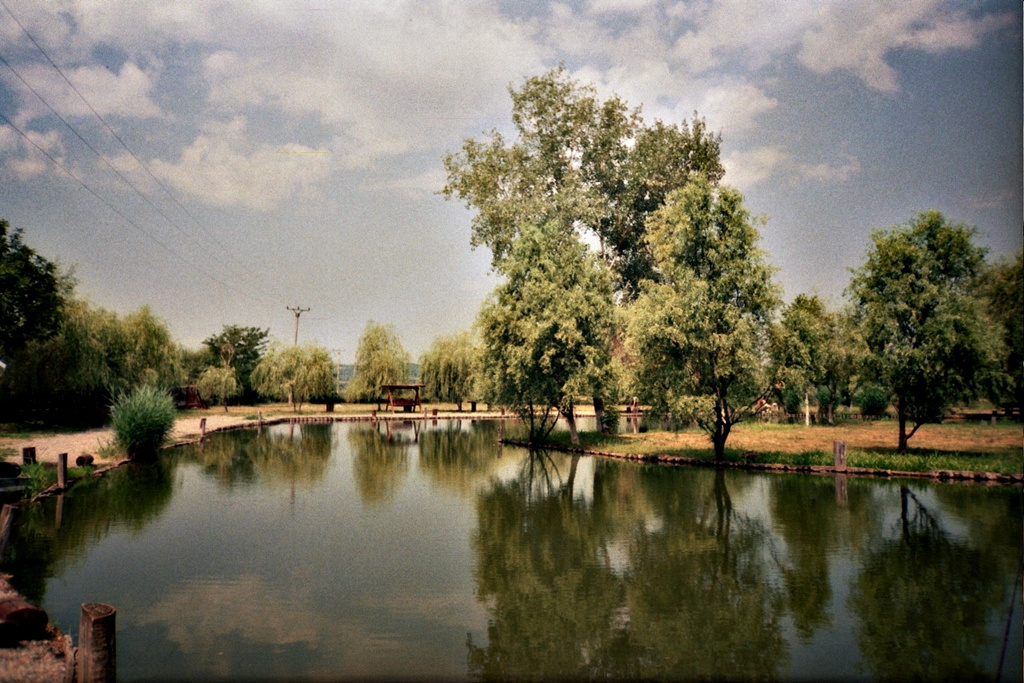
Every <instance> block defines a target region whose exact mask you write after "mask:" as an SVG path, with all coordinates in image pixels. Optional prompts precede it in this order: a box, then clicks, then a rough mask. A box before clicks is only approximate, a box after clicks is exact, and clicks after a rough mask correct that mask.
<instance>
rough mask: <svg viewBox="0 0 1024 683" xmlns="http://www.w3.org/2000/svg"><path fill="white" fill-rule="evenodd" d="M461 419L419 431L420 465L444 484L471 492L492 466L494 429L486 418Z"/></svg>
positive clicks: (495, 438) (430, 475) (429, 474)
mask: <svg viewBox="0 0 1024 683" xmlns="http://www.w3.org/2000/svg"><path fill="white" fill-rule="evenodd" d="M459 422H461V421H456V422H452V423H449V424H446V425H443V427H442V428H440V429H430V430H427V431H424V432H422V433H421V434H420V457H419V467H420V469H421V470H422V471H423V472H424V473H426V474H427V476H429V477H430V479H431V480H432V481H434V482H436V483H437V484H439V485H440V486H442V487H443V488H446V489H450V490H454V491H458V492H459V493H464V494H465V493H471V492H473V491H475V490H476V487H477V486H478V485H479V484H480V482H481V481H483V480H484V479H485V478H486V477H487V476H488V475H489V474H490V473H491V472H492V471H493V470H494V464H495V461H496V457H497V452H498V448H497V439H498V437H497V433H496V430H495V429H494V425H493V424H491V423H488V422H472V423H470V431H464V430H463V429H462V428H461V424H459Z"/></svg>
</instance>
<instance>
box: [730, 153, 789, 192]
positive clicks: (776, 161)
mask: <svg viewBox="0 0 1024 683" xmlns="http://www.w3.org/2000/svg"><path fill="white" fill-rule="evenodd" d="M789 159H790V155H789V153H788V152H786V151H785V150H784V149H783V148H782V147H781V146H779V145H768V146H765V147H758V148H757V149H752V150H748V151H743V152H733V153H731V154H729V155H728V156H726V157H725V158H724V159H722V165H723V166H725V178H724V181H723V182H725V183H726V184H728V185H732V186H733V187H735V188H738V189H740V190H747V189H749V188H750V187H753V186H754V185H757V184H759V183H762V182H764V181H765V180H767V179H768V178H769V177H771V176H772V175H774V174H775V173H776V172H778V171H779V170H780V169H781V168H783V167H784V166H785V164H786V163H787V162H788V161H789Z"/></svg>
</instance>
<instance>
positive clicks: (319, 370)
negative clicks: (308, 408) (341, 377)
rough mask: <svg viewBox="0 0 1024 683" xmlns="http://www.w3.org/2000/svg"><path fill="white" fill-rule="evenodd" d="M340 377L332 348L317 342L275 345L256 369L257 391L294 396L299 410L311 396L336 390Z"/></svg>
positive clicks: (265, 393)
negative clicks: (335, 386) (298, 344)
mask: <svg viewBox="0 0 1024 683" xmlns="http://www.w3.org/2000/svg"><path fill="white" fill-rule="evenodd" d="M336 380H337V373H336V370H335V366H334V361H333V360H331V354H330V352H329V351H328V350H327V349H325V348H323V347H321V346H316V345H313V344H303V345H301V346H287V347H280V346H279V347H275V348H271V349H270V351H268V352H267V353H266V355H264V356H263V360H261V361H260V362H259V364H258V365H257V366H256V368H255V369H254V370H253V371H252V383H253V387H254V388H255V389H256V391H258V392H260V393H261V394H264V395H266V396H272V397H274V398H277V399H279V400H282V401H284V400H288V399H291V400H292V402H293V408H294V410H295V411H296V412H297V411H299V410H300V409H301V408H302V404H303V403H304V402H305V401H307V400H308V399H309V398H311V397H313V396H324V395H326V394H330V393H331V392H333V391H334V385H335V381H336Z"/></svg>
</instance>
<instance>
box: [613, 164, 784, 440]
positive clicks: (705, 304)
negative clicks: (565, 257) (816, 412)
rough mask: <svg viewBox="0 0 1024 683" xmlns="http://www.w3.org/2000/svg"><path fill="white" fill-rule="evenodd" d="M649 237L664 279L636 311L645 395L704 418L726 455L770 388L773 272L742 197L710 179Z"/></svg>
mask: <svg viewBox="0 0 1024 683" xmlns="http://www.w3.org/2000/svg"><path fill="white" fill-rule="evenodd" d="M648 240H649V241H650V244H651V247H652V251H653V253H654V257H655V260H656V262H657V264H658V269H659V274H660V275H661V279H662V282H660V283H652V282H649V283H648V284H647V285H646V287H645V289H644V291H643V293H642V294H641V296H640V297H639V298H638V299H637V301H636V304H635V305H634V306H633V310H632V312H631V316H630V321H629V346H630V348H631V352H632V355H633V357H634V358H635V359H636V360H635V368H634V372H635V375H634V385H635V390H636V393H637V395H638V396H640V397H641V400H642V401H644V402H647V403H650V404H651V405H653V406H654V407H655V409H656V410H657V411H669V412H671V413H673V415H674V416H675V417H682V418H684V419H694V420H696V421H697V423H698V424H699V425H700V426H701V428H702V429H704V430H705V431H706V432H708V434H709V436H710V437H711V440H712V443H713V445H714V447H715V452H716V454H717V455H718V457H723V456H724V448H725V441H726V439H727V438H728V436H729V431H730V429H731V428H732V425H734V424H735V423H737V422H739V421H740V420H742V419H744V418H746V417H749V416H750V415H751V411H752V407H753V404H754V402H755V401H756V400H757V399H758V398H759V397H762V396H764V395H766V393H767V391H768V389H769V388H770V386H771V382H770V380H769V377H768V376H767V373H766V368H765V363H764V358H765V354H766V350H767V339H768V328H769V325H770V321H771V316H772V313H773V311H774V310H775V309H776V307H777V306H778V304H779V295H778V288H777V286H776V285H775V284H773V283H772V269H771V267H769V266H768V265H767V263H766V261H765V255H764V253H763V252H762V251H761V250H760V249H759V248H758V246H757V241H758V233H757V230H756V228H755V227H754V226H753V224H752V222H751V219H750V216H749V214H748V213H747V210H746V209H745V208H744V207H743V203H742V197H741V196H740V194H739V193H738V192H737V191H735V190H733V189H731V188H728V187H722V188H714V187H713V186H712V185H711V183H710V182H709V181H708V180H707V179H703V178H698V179H697V180H695V181H693V182H691V183H690V184H689V185H687V186H686V187H685V188H684V189H683V190H680V191H678V192H676V193H675V194H674V195H673V196H672V197H671V198H670V199H669V202H668V203H667V204H666V205H665V206H664V207H663V208H662V209H660V210H659V211H657V212H656V213H655V214H654V215H653V216H652V217H651V220H650V222H649V235H648Z"/></svg>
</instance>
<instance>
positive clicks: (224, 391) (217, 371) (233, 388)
mask: <svg viewBox="0 0 1024 683" xmlns="http://www.w3.org/2000/svg"><path fill="white" fill-rule="evenodd" d="M196 389H197V390H198V391H199V395H200V396H202V397H203V400H204V401H209V402H211V403H213V402H220V403H221V405H223V406H224V412H225V413H226V412H228V399H229V398H231V397H232V396H237V395H238V393H239V390H240V387H239V385H238V377H237V375H236V374H235V369H234V368H232V367H228V366H222V367H214V366H210V367H208V368H206V369H205V370H203V374H201V375H199V379H198V381H197V382H196Z"/></svg>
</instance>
